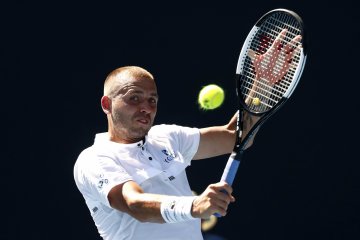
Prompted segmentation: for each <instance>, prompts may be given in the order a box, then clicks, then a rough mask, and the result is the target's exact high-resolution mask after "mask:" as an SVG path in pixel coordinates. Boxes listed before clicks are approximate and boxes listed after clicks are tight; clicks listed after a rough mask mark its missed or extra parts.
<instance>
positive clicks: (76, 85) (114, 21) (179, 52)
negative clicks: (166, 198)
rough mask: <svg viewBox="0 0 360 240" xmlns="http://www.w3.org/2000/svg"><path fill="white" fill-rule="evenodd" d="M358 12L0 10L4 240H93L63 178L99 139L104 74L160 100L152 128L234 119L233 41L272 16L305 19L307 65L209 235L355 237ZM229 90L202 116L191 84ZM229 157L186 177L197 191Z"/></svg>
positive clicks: (247, 7)
mask: <svg viewBox="0 0 360 240" xmlns="http://www.w3.org/2000/svg"><path fill="white" fill-rule="evenodd" d="M357 6H358V5H357V4H356V3H355V1H349V0H343V1H300V0H299V1H295V0H291V1H290V0H288V1H269V0H258V1H256V0H254V1H249V2H246V3H245V2H240V1H237V2H235V1H234V2H226V1H218V2H217V3H209V2H205V3H200V2H192V3H182V4H179V3H175V2H168V3H167V4H159V3H158V4H155V3H150V2H148V3H147V4H145V5H144V4H143V3H140V2H132V3H131V4H130V3H126V4H124V3H123V2H120V1H118V2H117V3H116V4H110V3H102V4H100V3H97V4H93V3H83V4H80V3H77V4H75V3H71V4H70V3H69V4H64V3H42V4H40V3H33V2H31V3H29V2H25V1H24V2H17V3H14V4H12V5H11V6H2V8H1V22H2V23H1V26H2V28H1V29H2V30H1V31H2V33H3V34H2V36H1V49H0V51H1V52H0V55H1V79H2V80H1V82H2V83H3V84H2V89H3V92H5V94H3V95H2V99H3V104H2V105H3V111H2V119H3V121H4V120H5V123H4V124H3V125H2V126H3V129H4V132H6V141H5V143H6V144H3V146H4V149H3V153H5V154H3V156H4V158H3V159H2V161H3V162H4V163H5V165H3V167H2V178H3V181H2V183H3V184H2V185H3V191H2V194H1V196H2V202H4V204H2V210H3V216H6V231H5V232H2V233H1V235H3V234H4V235H3V236H0V238H1V239H44V240H45V239H54V240H57V239H68V240H72V239H88V240H96V239H100V238H99V236H98V233H97V231H96V228H95V225H94V224H93V221H92V219H91V217H90V214H89V212H88V209H87V207H86V205H85V202H84V201H83V199H82V196H81V194H80V193H79V192H78V190H77V188H76V186H75V183H74V180H73V175H72V170H73V165H74V162H75V160H76V158H77V156H78V154H79V153H80V152H81V151H82V150H83V149H84V148H85V147H87V146H89V145H91V144H92V142H93V138H94V134H95V133H97V132H101V131H106V129H107V124H106V118H105V115H104V114H103V113H102V111H101V107H100V98H101V96H102V86H103V81H104V78H105V77H106V75H107V74H108V73H109V72H110V71H112V70H113V69H115V68H117V67H120V66H124V65H138V66H142V67H144V68H146V69H148V70H149V71H150V72H152V73H153V75H154V76H155V78H156V80H157V84H158V91H159V94H160V101H159V110H158V115H157V118H156V123H170V124H171V123H176V124H179V125H186V126H194V127H195V126H196V127H205V126H211V125H217V124H225V123H227V121H228V120H229V119H230V117H231V116H232V115H233V114H234V112H235V110H236V107H235V105H234V101H235V99H236V98H235V91H234V74H235V69H236V63H237V58H238V55H239V53H240V50H241V47H242V43H243V41H244V40H245V38H246V35H247V34H248V32H249V30H250V29H251V27H252V26H253V24H254V23H255V22H256V21H257V19H258V18H259V17H260V16H261V15H262V14H264V13H266V12H267V11H269V10H272V9H274V8H288V9H291V10H293V11H295V12H297V13H298V14H299V15H301V16H302V18H303V20H304V22H305V26H306V30H307V34H308V35H307V37H308V41H307V43H308V60H307V64H306V66H305V70H304V73H303V76H302V79H301V81H300V83H299V86H298V88H297V89H296V91H295V93H294V94H293V97H292V99H290V101H289V102H288V103H287V104H286V105H285V106H284V107H283V108H282V109H281V110H280V111H279V112H278V113H277V114H276V115H275V116H273V117H272V118H271V119H270V120H269V121H268V122H267V123H266V124H265V125H264V126H263V127H262V130H261V131H260V132H259V134H258V136H257V138H256V142H255V144H254V146H253V147H252V148H251V149H250V150H248V151H247V152H246V154H245V159H244V161H243V162H242V165H241V168H240V171H239V174H238V175H237V179H236V183H235V184H234V189H235V192H234V194H235V196H236V198H237V201H236V203H234V204H232V205H231V207H230V211H229V214H228V216H227V217H225V218H221V219H220V220H219V222H218V224H217V225H216V226H215V228H214V229H213V230H212V233H215V234H219V235H222V236H224V237H226V238H227V239H230V240H231V239H246V240H247V239H278V240H280V239H359V238H360V207H359V204H360V178H359V174H358V172H359V169H360V164H359V162H358V158H359V157H358V155H357V154H356V153H357V148H358V147H359V146H358V145H359V144H358V143H359V140H358V136H359V127H358V122H359V117H358V114H359V100H358V96H359V94H358V93H357V89H358V87H359V81H360V79H359V77H358V69H357V68H358V62H359V60H358V58H357V57H358V54H359V53H360V52H359V37H360V30H359V27H358V24H357V23H358V22H359V20H360V19H359V13H358V10H359V8H358V7H357ZM210 83H216V84H218V85H220V86H222V87H223V88H224V90H225V92H226V99H225V102H224V104H223V106H222V107H221V108H219V109H217V110H214V111H207V112H204V111H200V110H199V107H198V105H197V103H196V101H197V94H198V92H199V90H200V89H201V87H202V86H204V85H207V84H210ZM227 157H228V156H223V157H219V158H214V159H209V160H208V161H197V162H194V163H193V164H192V166H191V167H190V168H189V169H188V175H189V181H190V183H191V187H192V188H193V189H194V190H195V191H197V192H202V191H203V190H204V189H205V188H206V186H207V185H208V184H209V183H213V182H217V181H218V180H219V179H220V176H221V174H222V170H223V168H224V166H225V162H226V160H227Z"/></svg>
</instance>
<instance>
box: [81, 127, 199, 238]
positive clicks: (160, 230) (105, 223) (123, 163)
mask: <svg viewBox="0 0 360 240" xmlns="http://www.w3.org/2000/svg"><path fill="white" fill-rule="evenodd" d="M108 139H109V138H108V134H107V133H100V134H97V135H96V137H95V142H94V144H93V145H92V146H91V147H89V148H87V149H85V150H84V151H83V152H82V153H81V154H80V155H79V157H78V159H77V161H76V163H75V166H74V178H75V182H76V185H77V187H78V189H79V190H80V192H81V193H82V195H83V197H84V199H85V201H86V204H87V206H88V208H89V210H90V213H91V216H92V217H93V220H94V222H95V224H96V226H97V229H98V231H99V233H100V235H101V236H102V238H103V239H105V240H123V239H132V240H133V239H139V240H145V239H149V240H152V239H154V240H162V239H164V240H172V239H173V240H176V239H179V240H185V239H186V240H192V239H194V240H198V239H203V237H202V234H201V225H200V224H201V220H200V219H195V220H191V221H187V222H181V223H172V224H158V223H141V222H139V221H137V220H136V219H134V218H133V217H131V216H130V215H128V214H126V213H123V212H121V211H118V210H115V209H113V208H111V207H110V204H109V201H108V198H107V196H108V193H109V191H110V190H111V189H112V188H113V187H114V186H116V185H118V184H121V183H123V182H126V181H128V180H133V181H135V182H137V183H138V184H139V185H140V186H141V187H142V189H143V190H144V192H146V193H155V194H165V195H173V196H191V195H192V191H191V189H190V186H189V183H188V180H187V176H186V172H185V168H186V167H187V166H189V165H190V162H191V159H192V158H193V157H194V155H195V153H196V151H197V149H198V146H199V141H200V133H199V129H197V128H188V127H181V126H177V125H157V126H153V127H152V128H151V130H150V131H149V133H148V135H147V136H146V138H145V141H140V142H137V143H133V144H119V143H115V142H112V141H109V140H108Z"/></svg>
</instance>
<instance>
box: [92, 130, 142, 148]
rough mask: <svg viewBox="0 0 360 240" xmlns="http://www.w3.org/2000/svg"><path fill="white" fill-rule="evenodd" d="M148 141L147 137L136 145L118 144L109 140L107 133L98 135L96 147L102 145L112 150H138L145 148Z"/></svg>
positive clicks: (96, 136) (95, 142)
mask: <svg viewBox="0 0 360 240" xmlns="http://www.w3.org/2000/svg"><path fill="white" fill-rule="evenodd" d="M146 139H147V136H145V138H144V139H142V140H140V141H137V142H135V143H127V144H125V143H117V142H113V141H110V140H109V133H107V132H103V133H98V134H96V135H95V141H94V144H95V145H101V146H109V147H111V148H115V149H118V150H119V149H123V150H133V149H136V148H141V147H145V146H146V142H147V141H146Z"/></svg>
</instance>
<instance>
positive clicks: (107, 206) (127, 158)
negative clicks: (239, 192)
mask: <svg viewBox="0 0 360 240" xmlns="http://www.w3.org/2000/svg"><path fill="white" fill-rule="evenodd" d="M157 103H158V93H157V87H156V84H155V81H154V77H153V76H152V74H150V73H149V72H148V71H147V70H145V69H143V68H140V67H136V66H129V67H122V68H118V69H116V70H114V71H112V72H111V73H110V74H109V75H108V77H107V78H106V80H105V84H104V96H103V97H102V98H101V106H102V109H103V111H104V113H105V114H106V116H107V120H108V131H107V132H104V133H99V134H96V136H95V141H94V144H93V145H92V146H90V147H88V148H87V149H85V150H83V151H82V152H81V153H80V155H79V157H78V159H77V161H76V163H75V166H74V178H75V182H76V185H77V187H78V189H79V190H80V192H81V194H82V195H83V197H84V199H85V202H86V204H87V207H88V208H89V210H90V213H91V216H92V218H93V220H94V222H95V225H96V227H97V229H98V232H99V234H100V235H101V237H102V238H103V239H105V240H122V239H139V240H144V239H156V240H162V239H164V240H170V239H179V240H180V239H181V240H185V239H186V240H187V239H195V240H198V239H203V237H202V233H201V218H209V217H210V216H211V215H213V214H214V213H219V214H220V215H222V216H225V215H226V213H227V209H228V205H229V204H230V203H231V202H234V201H235V199H234V197H233V195H232V191H233V190H232V188H231V186H229V185H228V184H227V183H225V182H218V183H214V184H210V185H209V186H208V187H207V188H206V189H205V191H204V192H203V193H202V194H200V195H199V196H194V195H193V194H192V191H191V189H190V186H189V183H188V180H187V176H186V173H185V168H186V167H188V166H189V165H190V163H191V160H192V159H194V160H195V159H206V158H210V157H215V156H219V155H223V154H228V153H230V152H231V151H232V149H233V146H234V143H235V126H236V114H235V116H233V117H232V118H231V120H230V121H229V122H228V123H227V124H226V125H223V126H214V127H208V128H201V129H198V128H190V127H183V126H178V125H165V124H163V125H156V126H153V122H154V118H155V115H156V111H157ZM244 121H246V124H245V125H244V134H246V129H248V128H250V127H251V125H252V117H249V116H247V117H245V119H244ZM251 144H252V142H251V141H250V142H249V146H250V145H251ZM224 159H225V158H224ZM226 159H227V158H226ZM220 190H225V191H226V193H224V192H223V191H220Z"/></svg>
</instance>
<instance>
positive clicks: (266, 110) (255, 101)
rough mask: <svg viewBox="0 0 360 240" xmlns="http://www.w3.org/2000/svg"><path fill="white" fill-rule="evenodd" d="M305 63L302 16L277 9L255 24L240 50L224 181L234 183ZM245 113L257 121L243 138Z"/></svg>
mask: <svg viewBox="0 0 360 240" xmlns="http://www.w3.org/2000/svg"><path fill="white" fill-rule="evenodd" d="M305 61H306V48H305V45H304V27H303V21H302V19H301V18H300V16H299V15H297V14H296V13H295V12H293V11H289V10H286V9H275V10H272V11H270V12H268V13H266V14H265V15H263V16H262V17H261V18H260V19H259V20H258V21H257V22H256V24H255V26H254V27H253V28H252V29H251V31H250V33H249V34H248V36H247V38H246V40H245V43H244V45H243V47H242V49H241V52H240V56H239V60H238V64H237V68H236V93H237V97H238V101H239V113H238V119H237V129H236V133H237V134H236V142H235V146H234V149H233V151H232V153H231V155H230V157H229V159H228V161H227V164H226V167H225V169H224V172H223V175H222V177H221V181H225V182H227V183H228V184H230V185H232V184H233V181H234V179H235V176H236V173H237V171H238V168H239V166H240V161H241V159H242V156H243V153H244V150H245V147H246V145H247V143H248V142H249V140H250V139H251V138H252V136H253V135H254V134H255V133H256V132H257V130H258V129H259V128H260V126H261V125H262V124H263V123H264V122H265V121H266V120H267V119H268V118H269V117H270V116H271V115H272V114H274V113H275V112H276V111H277V110H279V108H280V107H281V106H282V105H283V104H284V103H285V102H286V100H287V99H289V97H290V96H291V95H292V93H293V91H294V89H295V88H296V86H297V84H298V82H299V80H300V77H301V74H302V71H303V68H304V65H305ZM245 111H246V112H247V113H248V114H249V115H253V116H257V121H256V123H254V125H253V126H252V128H251V129H250V130H249V131H248V133H247V134H246V136H243V116H244V112H245ZM215 215H216V216H218V217H219V216H220V215H219V214H215Z"/></svg>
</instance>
